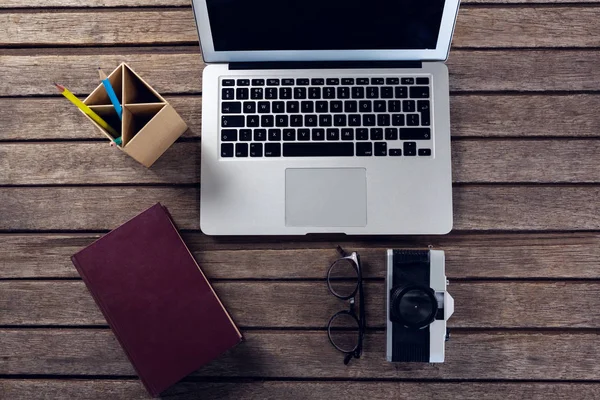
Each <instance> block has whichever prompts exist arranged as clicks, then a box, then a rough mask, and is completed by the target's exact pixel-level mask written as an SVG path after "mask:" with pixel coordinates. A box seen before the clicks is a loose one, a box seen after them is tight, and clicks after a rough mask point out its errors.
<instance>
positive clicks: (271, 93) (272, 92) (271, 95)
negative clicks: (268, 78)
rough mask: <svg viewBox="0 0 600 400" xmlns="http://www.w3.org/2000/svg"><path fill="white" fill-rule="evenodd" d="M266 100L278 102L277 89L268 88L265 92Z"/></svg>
mask: <svg viewBox="0 0 600 400" xmlns="http://www.w3.org/2000/svg"><path fill="white" fill-rule="evenodd" d="M265 99H267V100H277V88H273V87H272V88H267V90H266V91H265Z"/></svg>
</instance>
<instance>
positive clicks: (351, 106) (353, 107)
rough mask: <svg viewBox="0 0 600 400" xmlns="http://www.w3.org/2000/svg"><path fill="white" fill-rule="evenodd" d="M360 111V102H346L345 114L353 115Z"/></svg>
mask: <svg viewBox="0 0 600 400" xmlns="http://www.w3.org/2000/svg"><path fill="white" fill-rule="evenodd" d="M356 111H358V102H357V101H356V100H346V101H344V112H347V113H351V112H356Z"/></svg>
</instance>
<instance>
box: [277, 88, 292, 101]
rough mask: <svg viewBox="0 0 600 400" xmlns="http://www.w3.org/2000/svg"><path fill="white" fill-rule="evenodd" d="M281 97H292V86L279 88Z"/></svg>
mask: <svg viewBox="0 0 600 400" xmlns="http://www.w3.org/2000/svg"><path fill="white" fill-rule="evenodd" d="M279 98H280V99H291V98H292V88H289V87H282V88H279Z"/></svg>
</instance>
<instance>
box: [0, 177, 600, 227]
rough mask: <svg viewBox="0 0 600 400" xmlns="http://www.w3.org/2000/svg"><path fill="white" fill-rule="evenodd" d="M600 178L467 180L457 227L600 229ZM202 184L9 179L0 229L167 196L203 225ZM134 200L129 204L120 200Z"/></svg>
mask: <svg viewBox="0 0 600 400" xmlns="http://www.w3.org/2000/svg"><path fill="white" fill-rule="evenodd" d="M599 196H600V186H599V185H585V186H579V185H564V186H562V185H560V186H557V185H531V186H527V185H518V186H504V185H501V186H493V185H464V186H463V185H461V186H456V187H455V188H454V191H453V204H454V229H455V230H459V231H465V230H468V231H473V230H482V231H557V230H569V231H578V230H598V229H600V203H599V202H598V201H597V199H598V197H599ZM199 197H200V196H199V187H198V186H197V185H194V186H193V187H187V186H186V187H145V186H139V187H110V186H109V187H89V186H81V187H3V188H0V204H3V206H4V207H5V209H6V210H10V213H8V212H7V213H6V215H4V216H3V218H2V219H1V220H0V230H4V231H11V230H26V231H31V230H69V231H73V230H108V229H113V228H114V227H115V226H118V225H120V224H122V223H123V222H125V221H127V220H129V219H131V218H132V217H134V216H135V215H137V214H139V213H140V212H142V211H143V210H145V209H146V208H148V207H150V206H152V205H154V204H156V203H157V202H161V203H162V204H164V205H165V206H167V207H168V208H169V210H170V212H171V214H172V215H173V218H174V220H175V223H176V224H177V226H178V227H179V228H180V229H199V225H200V224H199V221H200V217H199V215H200V204H199ZM116 204H128V205H129V206H128V207H115V205H116Z"/></svg>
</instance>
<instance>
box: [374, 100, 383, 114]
mask: <svg viewBox="0 0 600 400" xmlns="http://www.w3.org/2000/svg"><path fill="white" fill-rule="evenodd" d="M373 111H375V112H378V113H381V112H385V111H386V104H385V100H375V101H374V102H373Z"/></svg>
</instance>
